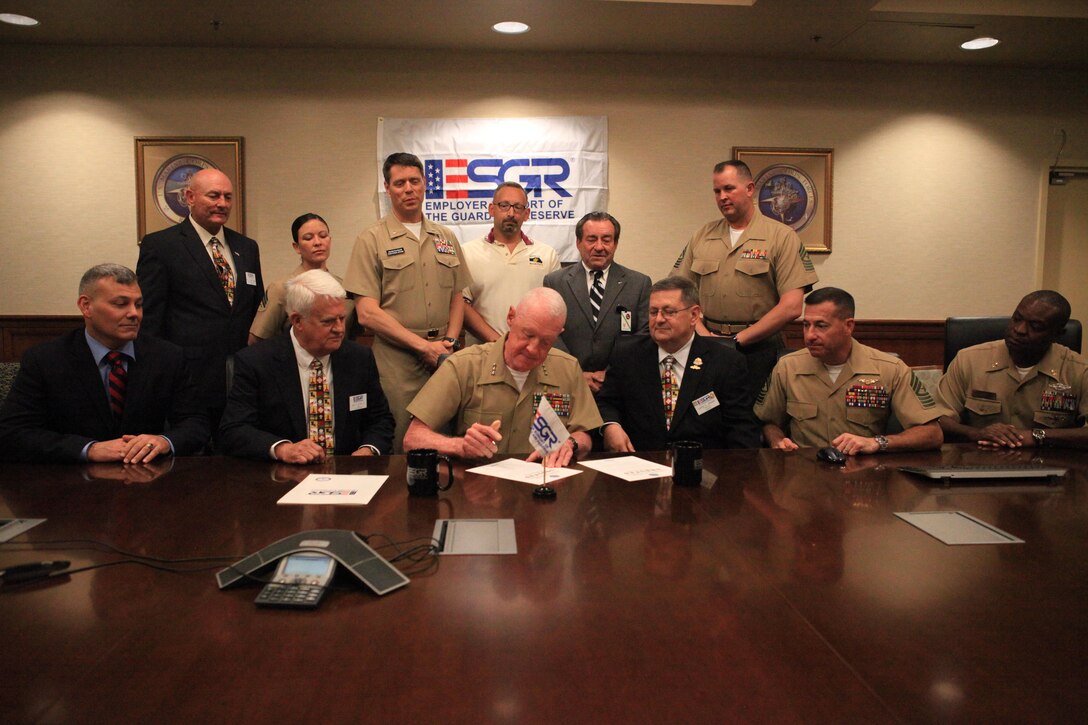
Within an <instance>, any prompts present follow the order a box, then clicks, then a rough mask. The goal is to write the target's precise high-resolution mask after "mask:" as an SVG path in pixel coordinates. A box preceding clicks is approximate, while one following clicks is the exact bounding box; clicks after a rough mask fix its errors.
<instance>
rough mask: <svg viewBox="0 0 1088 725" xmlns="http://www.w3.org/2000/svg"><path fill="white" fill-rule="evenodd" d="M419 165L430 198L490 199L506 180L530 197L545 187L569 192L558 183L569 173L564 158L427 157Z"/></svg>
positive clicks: (561, 193)
mask: <svg viewBox="0 0 1088 725" xmlns="http://www.w3.org/2000/svg"><path fill="white" fill-rule="evenodd" d="M423 166H424V171H425V172H426V176H427V197H428V198H430V199H490V198H491V197H492V195H493V194H494V193H495V187H497V186H498V185H499V184H502V183H504V182H506V181H516V182H518V183H519V184H521V185H522V186H524V187H525V192H526V193H527V194H528V195H529V196H530V197H540V196H541V194H542V193H543V191H544V190H545V189H549V190H551V191H553V192H554V193H555V194H556V195H557V196H560V197H563V198H569V197H570V196H571V193H570V192H569V191H567V190H566V189H565V188H563V186H562V182H564V181H566V180H567V178H568V177H569V176H570V164H568V163H567V160H566V159H561V158H540V159H492V158H486V159H471V160H470V159H427V160H425V161H424V162H423Z"/></svg>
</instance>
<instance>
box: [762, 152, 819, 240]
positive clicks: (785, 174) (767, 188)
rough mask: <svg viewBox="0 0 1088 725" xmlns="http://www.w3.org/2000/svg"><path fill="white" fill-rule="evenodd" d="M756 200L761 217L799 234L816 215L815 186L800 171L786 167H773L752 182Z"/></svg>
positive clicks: (778, 165) (784, 165)
mask: <svg viewBox="0 0 1088 725" xmlns="http://www.w3.org/2000/svg"><path fill="white" fill-rule="evenodd" d="M755 187H756V199H757V200H758V201H759V210H760V211H761V212H763V215H764V216H767V217H770V218H771V219H775V220H777V221H780V222H782V223H783V224H785V225H786V226H788V227H790V228H792V229H793V231H795V232H799V231H801V230H802V229H804V228H805V227H806V226H808V223H809V222H810V221H812V218H813V217H814V216H815V215H816V206H817V199H816V186H815V185H814V184H813V183H812V179H811V178H809V175H808V174H806V173H805V172H804V171H802V170H801V169H799V168H797V167H796V166H791V165H789V164H775V165H774V166H770V167H768V168H767V169H765V170H764V171H763V173H761V174H760V175H759V177H758V178H757V179H756V181H755Z"/></svg>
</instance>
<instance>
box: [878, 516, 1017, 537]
mask: <svg viewBox="0 0 1088 725" xmlns="http://www.w3.org/2000/svg"><path fill="white" fill-rule="evenodd" d="M895 515H896V516H898V517H899V518H901V519H903V520H904V521H906V522H907V523H908V524H910V525H911V526H915V527H917V528H919V529H921V530H922V531H924V532H926V533H927V534H929V535H930V536H932V537H933V538H934V539H937V540H938V541H943V542H944V543H946V544H950V545H958V544H1023V543H1024V540H1023V539H1018V538H1016V537H1015V536H1012V535H1011V534H1007V533H1005V532H1004V531H1002V530H1001V529H999V528H997V527H995V526H990V525H989V524H988V523H986V522H985V521H980V520H979V519H976V518H975V517H974V516H971V515H969V514H965V513H964V512H962V511H912V512H910V513H896V514H895Z"/></svg>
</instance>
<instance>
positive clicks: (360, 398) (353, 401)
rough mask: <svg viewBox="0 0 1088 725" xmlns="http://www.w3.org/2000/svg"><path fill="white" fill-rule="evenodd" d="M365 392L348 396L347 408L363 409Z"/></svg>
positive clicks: (364, 407) (364, 406)
mask: <svg viewBox="0 0 1088 725" xmlns="http://www.w3.org/2000/svg"><path fill="white" fill-rule="evenodd" d="M365 409H366V393H359V394H358V395H353V396H351V397H350V398H348V410H365Z"/></svg>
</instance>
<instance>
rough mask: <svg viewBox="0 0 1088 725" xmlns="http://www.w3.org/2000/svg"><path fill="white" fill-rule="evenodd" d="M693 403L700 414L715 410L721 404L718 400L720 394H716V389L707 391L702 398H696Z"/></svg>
mask: <svg viewBox="0 0 1088 725" xmlns="http://www.w3.org/2000/svg"><path fill="white" fill-rule="evenodd" d="M691 404H692V405H693V406H695V412H696V413H698V414H699V415H702V414H703V413H706V412H707V411H709V410H714V409H715V408H717V407H718V406H719V405H721V403H719V402H718V396H717V395H715V394H714V391H711V392H709V393H707V394H706V395H704V396H703V397H701V398H696V399H695V400H693V401H692V403H691Z"/></svg>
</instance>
